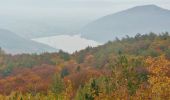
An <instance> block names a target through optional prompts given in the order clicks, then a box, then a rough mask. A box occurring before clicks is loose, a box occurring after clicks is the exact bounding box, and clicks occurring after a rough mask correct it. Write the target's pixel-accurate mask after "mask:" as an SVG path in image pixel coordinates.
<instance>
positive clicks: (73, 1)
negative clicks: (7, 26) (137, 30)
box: [0, 0, 170, 19]
mask: <svg viewBox="0 0 170 100" xmlns="http://www.w3.org/2000/svg"><path fill="white" fill-rule="evenodd" d="M147 4H156V5H158V6H161V7H164V8H167V9H170V0H0V14H6V15H16V16H17V15H22V16H28V15H29V16H33V17H36V16H37V17H40V16H41V15H43V16H47V17H52V16H57V17H59V18H63V19H64V18H68V17H67V16H69V17H71V18H80V19H84V18H89V19H90V18H91V19H93V18H97V17H101V16H105V15H107V14H111V13H114V12H118V11H121V10H124V9H127V8H130V7H134V6H137V5H147Z"/></svg>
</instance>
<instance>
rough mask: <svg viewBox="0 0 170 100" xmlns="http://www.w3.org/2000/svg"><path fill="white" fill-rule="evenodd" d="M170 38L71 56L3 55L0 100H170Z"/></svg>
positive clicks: (130, 41)
mask: <svg viewBox="0 0 170 100" xmlns="http://www.w3.org/2000/svg"><path fill="white" fill-rule="evenodd" d="M169 66H170V35H169V34H168V33H162V34H160V35H156V34H154V33H150V34H146V35H140V34H137V35H136V36H135V37H128V36H126V37H125V38H123V39H118V38H117V39H116V40H115V41H110V42H108V43H106V44H104V45H101V46H99V47H95V48H91V47H88V48H86V49H85V50H82V51H79V52H75V53H74V54H72V55H69V54H67V53H65V52H63V51H60V52H58V53H43V54H39V55H38V54H20V55H10V54H6V53H5V52H4V51H3V50H0V100H1V99H2V100H11V98H12V99H14V100H15V99H19V100H27V99H30V100H36V99H37V98H38V99H40V100H47V99H49V100H103V99H104V100H112V99H113V98H115V99H120V100H123V99H124V100H147V99H153V100H155V99H160V100H169V95H170V85H169V84H170V67H169Z"/></svg>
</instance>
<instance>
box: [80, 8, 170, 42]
mask: <svg viewBox="0 0 170 100" xmlns="http://www.w3.org/2000/svg"><path fill="white" fill-rule="evenodd" d="M169 31H170V10H166V9H163V8H160V7H158V6H156V5H144V6H137V7H134V8H130V9H127V10H125V11H122V12H118V13H115V14H111V15H108V16H105V17H102V18H100V19H98V20H95V21H93V22H91V23H89V24H88V25H87V26H86V27H84V28H83V29H82V30H81V31H80V32H81V33H82V36H83V37H85V38H88V39H93V40H96V41H100V42H106V41H108V40H113V39H114V38H115V37H122V36H125V35H129V36H134V35H135V34H137V33H148V32H156V33H160V32H169Z"/></svg>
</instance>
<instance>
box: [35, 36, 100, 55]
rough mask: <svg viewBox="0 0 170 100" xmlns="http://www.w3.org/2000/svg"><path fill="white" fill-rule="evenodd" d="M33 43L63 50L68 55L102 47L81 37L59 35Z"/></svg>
mask: <svg viewBox="0 0 170 100" xmlns="http://www.w3.org/2000/svg"><path fill="white" fill-rule="evenodd" d="M32 40H33V41H36V42H39V43H43V44H46V45H49V46H51V47H53V48H56V49H61V50H63V51H65V52H68V53H73V52H75V51H79V50H82V49H85V48H86V47H88V46H90V47H96V46H98V45H101V43H98V42H96V41H93V40H88V39H85V38H82V37H81V36H80V35H73V36H71V35H57V36H50V37H43V38H35V39H32Z"/></svg>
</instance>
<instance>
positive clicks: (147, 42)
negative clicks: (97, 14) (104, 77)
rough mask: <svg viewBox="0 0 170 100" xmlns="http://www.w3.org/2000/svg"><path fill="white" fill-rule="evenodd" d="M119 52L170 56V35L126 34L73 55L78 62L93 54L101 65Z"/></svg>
mask: <svg viewBox="0 0 170 100" xmlns="http://www.w3.org/2000/svg"><path fill="white" fill-rule="evenodd" d="M120 53H122V54H125V55H128V56H143V57H148V56H151V57H157V56H160V55H162V54H165V56H166V57H167V58H170V35H169V34H168V32H166V33H161V34H159V35H156V34H155V33H149V34H145V35H141V34H137V35H136V36H135V37H129V36H126V37H124V38H122V39H119V38H116V40H115V41H109V42H108V43H106V44H104V45H101V46H99V47H95V48H91V47H88V48H86V49H85V50H82V51H80V52H76V53H75V54H74V55H73V56H75V58H76V59H77V61H78V62H80V63H82V62H84V61H85V58H86V57H87V56H88V55H93V57H94V58H95V59H96V63H100V64H99V66H100V67H102V66H101V65H102V64H101V63H102V62H103V63H104V62H106V61H107V60H108V59H109V57H111V56H117V55H119V54H120ZM96 66H97V65H96Z"/></svg>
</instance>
